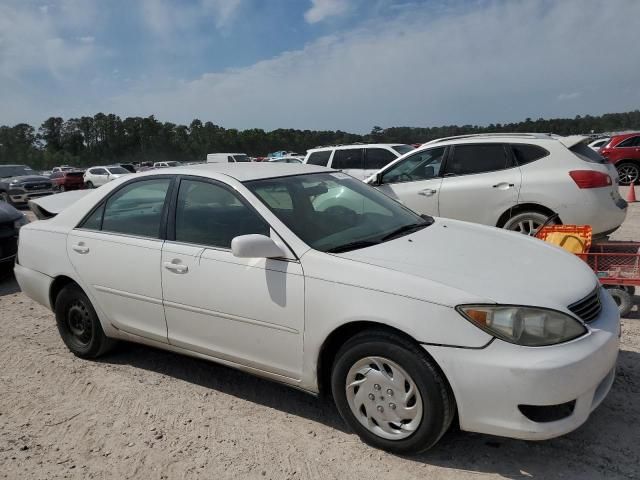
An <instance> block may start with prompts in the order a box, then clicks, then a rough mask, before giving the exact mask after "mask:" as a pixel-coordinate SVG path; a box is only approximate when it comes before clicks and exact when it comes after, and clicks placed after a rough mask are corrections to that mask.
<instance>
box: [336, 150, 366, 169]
mask: <svg viewBox="0 0 640 480" xmlns="http://www.w3.org/2000/svg"><path fill="white" fill-rule="evenodd" d="M362 153H363V149H362V148H344V149H341V150H336V151H335V153H334V154H333V162H332V163H331V167H332V168H335V169H338V170H348V169H360V170H362V169H363V168H364V165H363V158H362Z"/></svg>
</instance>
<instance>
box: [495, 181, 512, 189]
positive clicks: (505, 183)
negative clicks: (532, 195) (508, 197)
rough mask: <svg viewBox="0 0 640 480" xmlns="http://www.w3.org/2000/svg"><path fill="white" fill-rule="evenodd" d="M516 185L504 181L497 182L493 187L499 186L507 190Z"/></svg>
mask: <svg viewBox="0 0 640 480" xmlns="http://www.w3.org/2000/svg"><path fill="white" fill-rule="evenodd" d="M515 186H516V185H515V183H507V182H502V183H496V184H495V185H493V188H499V189H500V190H507V189H509V188H513V187H515Z"/></svg>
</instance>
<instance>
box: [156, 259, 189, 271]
mask: <svg viewBox="0 0 640 480" xmlns="http://www.w3.org/2000/svg"><path fill="white" fill-rule="evenodd" d="M174 262H175V260H174ZM174 262H164V263H163V264H162V265H163V266H164V268H166V269H167V270H169V271H171V272H174V273H187V272H188V271H189V267H187V266H186V265H182V264H181V263H174Z"/></svg>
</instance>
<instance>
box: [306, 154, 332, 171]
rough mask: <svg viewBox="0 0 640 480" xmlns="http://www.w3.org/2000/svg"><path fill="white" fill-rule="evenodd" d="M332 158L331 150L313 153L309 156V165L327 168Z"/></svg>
mask: <svg viewBox="0 0 640 480" xmlns="http://www.w3.org/2000/svg"><path fill="white" fill-rule="evenodd" d="M330 156H331V150H323V151H322V152H313V153H312V154H311V155H309V159H308V160H307V163H308V164H309V165H320V166H322V167H326V166H327V164H328V163H329V157H330Z"/></svg>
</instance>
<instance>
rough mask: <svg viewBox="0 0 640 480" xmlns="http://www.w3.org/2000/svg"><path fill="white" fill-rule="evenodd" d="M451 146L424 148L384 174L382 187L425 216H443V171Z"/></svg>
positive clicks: (395, 164) (380, 187) (393, 165)
mask: <svg viewBox="0 0 640 480" xmlns="http://www.w3.org/2000/svg"><path fill="white" fill-rule="evenodd" d="M446 152H447V148H446V147H443V146H440V147H434V148H429V149H426V150H420V151H419V152H416V153H414V154H413V155H409V156H408V157H406V158H403V159H402V160H400V161H399V162H397V163H394V164H392V165H391V166H390V167H389V168H387V169H385V170H383V171H382V172H381V173H380V180H381V184H380V185H378V187H377V188H378V189H379V190H381V191H382V192H384V193H386V194H387V195H389V196H390V197H391V198H394V199H396V200H398V201H399V202H401V203H403V204H404V205H406V206H407V207H409V208H410V209H412V210H414V211H415V212H418V213H420V214H424V215H435V216H437V215H439V214H440V213H439V195H440V185H441V183H442V177H441V176H440V170H441V166H442V162H443V160H444V158H445V155H446Z"/></svg>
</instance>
